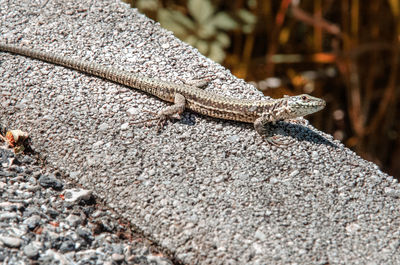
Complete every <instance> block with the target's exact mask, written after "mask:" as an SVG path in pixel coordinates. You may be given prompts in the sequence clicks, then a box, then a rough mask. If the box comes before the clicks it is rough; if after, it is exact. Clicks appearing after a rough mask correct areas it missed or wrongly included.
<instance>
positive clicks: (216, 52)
mask: <svg viewBox="0 0 400 265" xmlns="http://www.w3.org/2000/svg"><path fill="white" fill-rule="evenodd" d="M225 55H226V54H225V51H224V49H222V47H221V46H220V44H219V43H218V42H213V43H212V44H211V46H210V51H209V53H208V55H207V56H208V57H209V58H211V59H212V60H214V61H215V62H217V63H221V62H222V61H223V60H224V59H225Z"/></svg>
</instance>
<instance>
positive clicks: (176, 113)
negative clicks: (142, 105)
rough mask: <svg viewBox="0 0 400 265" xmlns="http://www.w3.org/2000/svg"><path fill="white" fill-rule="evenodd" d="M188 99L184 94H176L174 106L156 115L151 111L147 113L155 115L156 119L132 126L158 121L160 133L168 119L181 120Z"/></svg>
mask: <svg viewBox="0 0 400 265" xmlns="http://www.w3.org/2000/svg"><path fill="white" fill-rule="evenodd" d="M185 104H186V99H185V97H184V96H183V95H182V94H179V93H176V94H175V98H174V104H173V105H171V106H168V107H165V108H163V109H161V110H160V111H159V112H158V113H154V112H151V111H146V112H149V113H152V114H153V115H155V117H154V118H151V119H148V120H144V121H138V122H133V123H131V124H142V123H146V122H149V121H157V122H156V126H157V131H159V130H160V129H161V128H162V127H163V126H164V124H165V122H166V120H167V119H178V120H179V119H180V118H181V114H182V113H183V111H184V110H185Z"/></svg>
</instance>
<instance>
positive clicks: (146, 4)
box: [136, 0, 158, 11]
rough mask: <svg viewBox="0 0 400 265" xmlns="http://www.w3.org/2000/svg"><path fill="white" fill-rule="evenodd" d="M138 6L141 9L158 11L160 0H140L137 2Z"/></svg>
mask: <svg viewBox="0 0 400 265" xmlns="http://www.w3.org/2000/svg"><path fill="white" fill-rule="evenodd" d="M136 7H137V8H138V9H139V10H146V11H157V8H158V1H157V0H138V1H137V2H136Z"/></svg>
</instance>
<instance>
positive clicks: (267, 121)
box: [254, 113, 294, 146]
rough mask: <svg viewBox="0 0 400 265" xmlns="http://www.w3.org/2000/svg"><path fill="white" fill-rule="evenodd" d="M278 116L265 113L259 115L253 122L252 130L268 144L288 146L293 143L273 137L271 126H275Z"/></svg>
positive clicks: (279, 137) (280, 137)
mask: <svg viewBox="0 0 400 265" xmlns="http://www.w3.org/2000/svg"><path fill="white" fill-rule="evenodd" d="M278 117H279V115H277V114H275V113H266V114H263V115H261V117H259V118H258V119H256V120H255V121H254V129H255V130H256V132H257V133H258V134H259V135H260V136H261V137H262V138H263V139H265V140H266V141H267V142H268V143H270V144H272V145H275V146H289V145H292V144H293V143H294V141H289V142H288V141H284V140H283V137H282V136H278V135H274V133H273V129H272V128H271V125H273V124H275V123H276V122H277V121H279V120H280V119H279V118H278Z"/></svg>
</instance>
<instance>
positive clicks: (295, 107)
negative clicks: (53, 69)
mask: <svg viewBox="0 0 400 265" xmlns="http://www.w3.org/2000/svg"><path fill="white" fill-rule="evenodd" d="M0 51H3V52H9V53H13V54H18V55H23V56H26V57H30V58H34V59H37V60H41V61H45V62H48V63H52V64H55V65H61V66H64V67H67V68H71V69H74V70H77V71H80V72H83V73H85V74H90V75H93V76H97V77H100V78H103V79H105V80H109V81H113V82H115V83H118V84H121V85H125V86H127V87H130V88H134V89H138V90H140V91H142V92H146V93H148V94H151V95H153V96H155V97H157V98H159V99H161V100H164V101H167V102H171V103H173V105H170V106H167V107H165V108H163V109H161V110H160V111H159V112H158V113H157V114H156V117H155V119H151V120H157V121H158V122H157V124H158V125H160V124H164V122H165V121H166V119H167V118H171V117H174V118H178V119H179V118H180V115H181V114H182V113H183V111H184V110H185V109H189V110H191V111H194V112H196V113H200V114H202V115H206V116H209V117H214V118H218V119H224V120H232V121H238V122H245V123H252V124H253V125H254V129H255V130H256V132H257V133H258V134H259V135H260V136H262V137H263V138H266V139H267V141H268V142H269V143H272V144H277V143H278V142H277V141H274V140H273V139H272V137H271V131H270V128H269V125H270V124H275V123H276V122H277V121H281V120H288V119H295V118H298V117H303V116H305V115H308V114H312V113H314V112H317V111H319V110H321V109H323V108H324V107H325V105H326V102H325V101H324V100H323V99H320V98H316V97H313V96H310V95H308V94H301V95H297V96H284V97H283V98H279V99H265V100H251V99H239V98H233V97H227V96H223V95H221V94H217V93H214V92H210V91H206V90H203V89H201V88H199V87H198V86H195V85H189V84H178V83H174V82H168V81H163V80H158V79H155V78H149V77H146V76H142V75H138V74H134V73H131V72H128V71H124V70H120V69H118V68H114V67H110V66H106V65H103V64H98V63H95V62H91V61H86V60H82V59H74V58H70V57H66V56H62V55H59V54H56V53H51V52H42V51H39V50H35V49H31V48H27V47H23V46H18V45H13V44H6V43H3V42H0Z"/></svg>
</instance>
